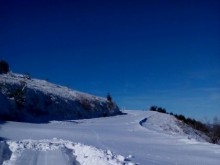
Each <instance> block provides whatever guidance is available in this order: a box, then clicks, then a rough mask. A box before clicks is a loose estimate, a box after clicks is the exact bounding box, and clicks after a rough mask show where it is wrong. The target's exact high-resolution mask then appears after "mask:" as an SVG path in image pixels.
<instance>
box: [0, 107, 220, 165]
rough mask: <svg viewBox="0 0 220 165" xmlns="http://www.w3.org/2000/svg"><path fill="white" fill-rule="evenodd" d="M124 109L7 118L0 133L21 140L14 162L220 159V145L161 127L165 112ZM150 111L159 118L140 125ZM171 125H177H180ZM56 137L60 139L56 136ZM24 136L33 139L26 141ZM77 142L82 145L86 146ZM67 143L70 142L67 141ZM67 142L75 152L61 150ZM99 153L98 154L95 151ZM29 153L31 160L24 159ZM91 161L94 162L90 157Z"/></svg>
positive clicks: (209, 164)
mask: <svg viewBox="0 0 220 165" xmlns="http://www.w3.org/2000/svg"><path fill="white" fill-rule="evenodd" d="M126 112H127V113H128V115H121V116H115V117H107V118H95V119H84V120H75V121H52V122H50V123H46V124H31V123H18V122H7V123H4V124H2V125H1V128H0V137H2V138H5V139H9V140H10V141H11V143H10V146H14V145H15V144H16V145H18V144H19V143H22V145H23V146H24V147H23V149H24V150H23V151H22V152H23V154H21V155H20V157H19V156H18V155H19V154H17V157H16V162H18V163H16V164H19V163H20V164H21V163H22V162H23V163H22V164H23V165H25V164H24V162H25V161H33V160H34V159H37V161H35V163H36V162H38V161H39V163H40V164H43V163H44V161H45V160H46V159H47V161H48V163H47V164H48V165H50V159H52V158H53V157H54V156H55V157H56V158H57V159H58V160H57V161H56V162H57V163H58V162H59V161H61V162H62V163H61V164H64V165H65V164H68V160H69V159H70V160H71V161H70V162H74V160H76V161H77V162H79V163H80V164H86V160H87V159H88V160H89V161H87V163H88V164H89V163H90V165H92V164H94V165H97V164H96V163H97V162H101V163H100V164H105V163H106V164H111V163H109V162H112V164H117V163H118V164H120V163H121V164H123V163H124V164H126V163H127V164H128V163H130V164H132V163H131V162H135V163H139V164H142V165H146V164H147V165H164V164H169V165H185V164H194V165H197V164H198V165H219V164H220V146H219V145H213V144H209V143H206V142H198V141H196V140H194V139H189V137H187V136H184V135H182V134H173V133H172V132H169V131H168V132H166V131H164V130H162V129H161V128H160V127H158V125H160V124H159V123H157V122H158V121H161V123H162V122H163V123H165V121H164V117H163V116H161V115H155V114H154V112H146V111H145V112H144V111H126ZM152 115H155V116H156V118H152V119H151V120H149V121H151V122H152V123H148V124H146V123H142V126H141V125H140V121H143V119H145V118H149V117H150V116H152ZM166 120H167V121H166V122H168V123H172V122H173V121H169V120H170V119H169V118H166ZM169 128H170V126H169ZM172 129H173V130H177V131H178V129H177V128H176V126H174V127H173V128H171V130H172ZM54 138H56V139H55V140H53V139H54ZM24 139H30V140H27V141H23V140H24ZM42 139H47V140H42ZM57 139H58V140H57ZM59 139H63V140H59ZM33 140H34V141H33ZM26 143H28V144H31V146H32V147H29V149H31V150H33V151H31V152H30V154H31V156H30V155H27V153H29V152H28V151H29V150H27V149H28V148H27V146H29V145H24V144H26ZM51 143H52V144H54V145H51V146H57V144H59V146H60V147H58V149H57V150H54V149H53V150H52V151H51V150H47V152H45V151H43V149H42V148H41V149H39V150H37V151H36V150H34V148H36V145H39V144H41V145H43V144H44V145H45V144H46V145H49V144H51ZM79 143H82V144H84V146H83V147H82V145H80V144H79ZM67 144H68V145H67ZM69 144H71V145H72V147H69ZM79 146H81V147H79ZM91 146H94V147H95V148H93V147H91ZM65 147H66V148H68V149H71V154H69V153H68V154H66V155H67V156H65V152H64V151H63V148H65ZM21 148H22V147H21ZM17 151H19V149H18V147H17V149H15V151H14V152H13V153H15V152H17ZM68 151H69V150H68ZM22 152H21V153H22ZM69 152H70V151H69ZM46 155H47V156H46ZM70 155H71V156H72V155H73V157H70ZM95 155H98V156H97V157H95ZM121 155H123V156H121ZM29 156H30V157H31V158H32V159H33V160H32V159H31V160H25V158H26V157H29ZM74 156H75V157H74ZM100 157H101V158H102V159H101V160H100V159H99V158H100ZM56 158H53V159H56ZM92 161H94V162H93V163H91V162H92ZM33 162H34V161H33ZM53 162H55V161H53ZM64 162H65V163H64ZM52 164H53V165H55V164H54V163H52ZM59 164H60V163H59Z"/></svg>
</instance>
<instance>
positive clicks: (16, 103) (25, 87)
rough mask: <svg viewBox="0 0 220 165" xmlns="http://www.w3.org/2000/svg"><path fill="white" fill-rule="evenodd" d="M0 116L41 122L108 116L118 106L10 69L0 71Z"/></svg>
mask: <svg viewBox="0 0 220 165" xmlns="http://www.w3.org/2000/svg"><path fill="white" fill-rule="evenodd" d="M0 105H1V107H0V118H2V119H5V120H15V121H26V122H39V121H40V122H42V121H49V120H67V119H82V118H94V117H101V116H112V115H117V114H120V113H121V112H120V110H119V108H118V106H117V105H116V104H115V103H114V102H111V101H108V100H107V99H106V98H101V97H97V96H93V95H90V94H86V93H81V92H78V91H74V90H71V89H69V88H67V87H63V86H60V85H56V84H52V83H49V82H47V81H44V80H38V79H30V78H29V77H28V76H25V75H19V74H14V73H8V74H0Z"/></svg>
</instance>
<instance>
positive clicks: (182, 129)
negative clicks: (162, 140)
mask: <svg viewBox="0 0 220 165" xmlns="http://www.w3.org/2000/svg"><path fill="white" fill-rule="evenodd" d="M150 114H151V115H150V116H149V117H147V118H145V119H143V120H141V121H140V125H141V126H143V127H144V128H147V129H149V130H153V131H157V132H162V133H164V134H168V135H175V136H185V137H187V138H188V139H193V140H196V141H201V142H210V141H211V140H210V138H209V137H208V136H207V135H205V134H204V133H202V132H200V131H198V130H195V129H193V128H192V127H191V126H189V125H187V124H185V123H183V122H182V121H180V120H178V119H176V118H175V117H174V116H172V115H169V114H165V113H160V112H154V111H152V112H150Z"/></svg>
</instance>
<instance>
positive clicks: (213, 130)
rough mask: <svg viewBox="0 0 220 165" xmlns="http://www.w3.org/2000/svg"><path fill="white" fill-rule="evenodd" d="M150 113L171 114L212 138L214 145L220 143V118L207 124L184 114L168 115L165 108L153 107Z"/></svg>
mask: <svg viewBox="0 0 220 165" xmlns="http://www.w3.org/2000/svg"><path fill="white" fill-rule="evenodd" d="M150 111H156V112H160V113H165V114H170V115H172V116H174V117H175V118H176V119H178V120H180V121H182V122H183V123H185V124H187V125H189V126H190V127H192V128H194V129H196V130H198V131H201V132H203V133H205V134H206V135H207V136H208V137H210V139H211V141H212V143H214V144H217V143H218V144H219V143H220V120H219V119H218V118H214V122H213V123H212V124H205V123H202V122H200V121H197V120H195V119H192V118H189V117H185V116H184V115H182V114H174V113H172V112H170V113H168V112H167V111H166V109H165V108H162V107H158V106H151V107H150Z"/></svg>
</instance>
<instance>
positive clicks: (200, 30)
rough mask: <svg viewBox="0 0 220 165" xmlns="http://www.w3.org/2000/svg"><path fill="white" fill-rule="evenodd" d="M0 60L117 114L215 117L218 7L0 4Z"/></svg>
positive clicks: (156, 0)
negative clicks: (103, 100)
mask: <svg viewBox="0 0 220 165" xmlns="http://www.w3.org/2000/svg"><path fill="white" fill-rule="evenodd" d="M0 25H1V26H0V36H1V37H0V58H1V59H5V60H7V61H8V63H9V64H10V67H11V70H12V71H13V72H17V73H27V72H28V73H30V74H31V75H32V77H36V78H41V79H47V80H49V81H51V82H54V83H58V84H61V85H66V86H69V87H71V88H73V89H76V90H80V91H83V92H88V93H91V94H95V95H99V96H106V94H107V93H108V92H110V93H111V95H112V97H113V99H114V100H115V101H116V102H117V103H118V105H119V106H120V107H125V108H126V109H147V108H148V107H149V106H151V105H158V106H162V107H164V108H166V109H167V110H168V111H172V112H174V113H182V114H184V115H186V116H191V117H194V118H196V119H202V120H203V119H205V118H208V119H211V118H213V117H214V116H220V30H219V29H220V2H219V1H217V0H206V1H203V0H198V1H197V0H184V1H175V0H166V1H164V0H151V1H149V0H145V1H138V0H137V1H129V0H126V1H120V0H118V1H79V2H78V1H77V2H75V1H64V0H63V1H61V0H60V1H47V0H46V1H45V0H44V1H41V0H38V1H29V0H1V2H0Z"/></svg>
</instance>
